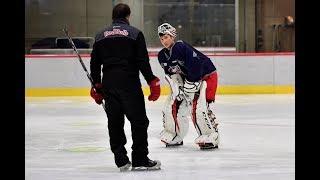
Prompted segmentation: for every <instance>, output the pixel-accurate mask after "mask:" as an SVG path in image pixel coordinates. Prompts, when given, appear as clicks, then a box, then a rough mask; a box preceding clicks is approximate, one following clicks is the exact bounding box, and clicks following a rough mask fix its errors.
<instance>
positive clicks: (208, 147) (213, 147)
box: [200, 146, 218, 150]
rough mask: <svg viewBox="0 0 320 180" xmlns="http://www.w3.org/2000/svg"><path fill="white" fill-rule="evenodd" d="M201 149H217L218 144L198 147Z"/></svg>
mask: <svg viewBox="0 0 320 180" xmlns="http://www.w3.org/2000/svg"><path fill="white" fill-rule="evenodd" d="M200 149H201V150H213V149H218V146H207V147H200Z"/></svg>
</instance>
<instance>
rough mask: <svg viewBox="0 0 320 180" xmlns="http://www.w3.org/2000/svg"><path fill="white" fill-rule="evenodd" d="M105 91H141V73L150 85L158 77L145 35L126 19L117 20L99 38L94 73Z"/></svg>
mask: <svg viewBox="0 0 320 180" xmlns="http://www.w3.org/2000/svg"><path fill="white" fill-rule="evenodd" d="M101 65H102V72H103V77H102V84H103V86H104V88H106V89H110V88H137V87H138V88H141V82H140V79H139V71H140V72H141V73H142V75H143V76H144V78H145V80H146V81H147V82H148V83H149V82H150V81H151V80H153V79H154V78H155V76H154V75H153V72H152V70H151V67H150V64H149V56H148V51H147V48H146V43H145V39H144V36H143V33H142V32H141V31H140V30H138V29H136V28H135V27H132V26H130V25H129V23H128V22H127V21H126V20H125V19H117V20H114V21H113V23H112V25H111V26H109V27H106V28H105V29H103V30H102V31H100V32H99V33H97V35H96V37H95V43H94V45H93V50H92V52H91V60H90V71H91V76H92V79H93V81H94V83H100V82H101Z"/></svg>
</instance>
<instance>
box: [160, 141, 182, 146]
mask: <svg viewBox="0 0 320 180" xmlns="http://www.w3.org/2000/svg"><path fill="white" fill-rule="evenodd" d="M162 142H163V143H165V145H166V147H177V146H182V145H183V141H181V142H177V143H173V144H170V143H166V142H164V141H162Z"/></svg>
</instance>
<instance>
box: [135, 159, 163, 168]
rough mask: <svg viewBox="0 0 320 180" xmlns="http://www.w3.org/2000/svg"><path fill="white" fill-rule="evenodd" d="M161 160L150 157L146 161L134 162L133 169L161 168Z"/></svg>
mask: <svg viewBox="0 0 320 180" xmlns="http://www.w3.org/2000/svg"><path fill="white" fill-rule="evenodd" d="M160 169H161V162H160V161H158V160H150V159H148V161H147V162H145V163H139V164H137V163H134V164H132V168H131V171H146V170H160Z"/></svg>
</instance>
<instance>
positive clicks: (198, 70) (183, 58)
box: [158, 40, 216, 82]
mask: <svg viewBox="0 0 320 180" xmlns="http://www.w3.org/2000/svg"><path fill="white" fill-rule="evenodd" d="M158 61H159V63H160V65H161V67H162V68H163V69H164V71H165V73H166V74H169V75H172V74H180V75H181V76H182V78H186V79H187V80H188V81H190V82H196V81H199V80H201V79H202V78H203V77H204V76H205V75H206V74H210V73H212V72H214V71H216V67H215V66H214V65H213V63H212V61H211V60H210V58H208V57H207V56H206V55H204V54H202V53H201V52H199V51H198V50H196V49H195V48H193V47H192V46H191V45H189V44H188V43H186V42H184V41H181V40H179V41H177V42H176V43H175V44H174V45H173V46H172V47H171V49H170V50H168V49H167V48H163V49H162V50H161V51H160V52H159V53H158Z"/></svg>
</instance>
